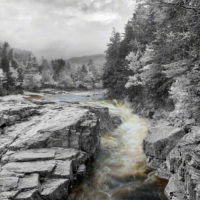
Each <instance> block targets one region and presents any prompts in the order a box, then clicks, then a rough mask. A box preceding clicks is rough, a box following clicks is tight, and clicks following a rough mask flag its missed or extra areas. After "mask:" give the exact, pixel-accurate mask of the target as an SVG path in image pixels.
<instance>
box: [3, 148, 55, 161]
mask: <svg viewBox="0 0 200 200" xmlns="http://www.w3.org/2000/svg"><path fill="white" fill-rule="evenodd" d="M54 157H55V150H54V149H48V148H46V149H31V150H23V151H19V152H14V151H12V152H7V153H6V154H5V155H4V156H3V157H2V159H1V161H2V162H26V161H39V160H50V159H54Z"/></svg>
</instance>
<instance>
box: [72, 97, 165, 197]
mask: <svg viewBox="0 0 200 200" xmlns="http://www.w3.org/2000/svg"><path fill="white" fill-rule="evenodd" d="M88 104H89V105H91V104H95V105H98V106H103V107H108V108H109V111H110V113H111V114H112V115H117V116H120V118H121V119H122V124H121V125H120V126H119V127H118V128H117V129H116V130H114V131H110V132H107V133H104V134H103V135H102V138H101V148H100V151H99V152H98V155H97V157H96V159H95V161H94V163H93V164H92V165H91V166H89V170H88V173H87V175H86V177H85V178H84V179H83V181H82V182H81V183H79V184H78V186H76V189H75V190H74V191H72V194H71V195H70V198H69V199H70V200H160V199H163V197H162V196H161V192H160V190H159V188H160V186H162V184H160V182H158V181H157V182H156V181H155V177H154V176H149V175H148V171H147V168H146V166H145V156H144V153H143V151H142V142H143V139H144V137H145V136H146V134H147V130H148V127H147V122H146V121H145V120H144V119H142V118H140V117H138V116H137V115H134V114H133V113H132V111H131V110H132V109H131V108H130V106H129V104H128V103H124V104H121V103H119V102H117V101H91V102H88Z"/></svg>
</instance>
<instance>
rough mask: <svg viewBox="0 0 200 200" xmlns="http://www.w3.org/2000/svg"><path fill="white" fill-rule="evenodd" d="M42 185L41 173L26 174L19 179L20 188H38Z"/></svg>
mask: <svg viewBox="0 0 200 200" xmlns="http://www.w3.org/2000/svg"><path fill="white" fill-rule="evenodd" d="M39 186H40V182H39V174H31V175H26V176H24V177H23V178H20V179H19V183H18V188H19V189H36V188H37V189H38V188H39Z"/></svg>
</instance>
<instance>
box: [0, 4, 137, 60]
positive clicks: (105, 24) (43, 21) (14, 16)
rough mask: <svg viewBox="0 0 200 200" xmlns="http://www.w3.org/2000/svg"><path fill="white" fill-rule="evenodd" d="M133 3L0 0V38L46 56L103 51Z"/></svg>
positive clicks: (17, 46) (130, 14) (131, 8)
mask: <svg viewBox="0 0 200 200" xmlns="http://www.w3.org/2000/svg"><path fill="white" fill-rule="evenodd" d="M134 7H135V0H0V41H8V42H9V43H10V45H11V46H12V47H16V48H21V49H26V50H31V51H33V52H34V53H35V54H36V55H37V56H44V57H48V58H58V57H63V58H68V57H72V56H82V55H90V54H98V53H103V52H104V51H105V49H106V44H107V42H108V41H109V37H110V34H111V32H112V28H113V27H115V28H116V30H117V31H120V32H123V29H124V25H125V23H126V22H127V20H128V19H129V18H130V17H131V16H132V13H133V10H134Z"/></svg>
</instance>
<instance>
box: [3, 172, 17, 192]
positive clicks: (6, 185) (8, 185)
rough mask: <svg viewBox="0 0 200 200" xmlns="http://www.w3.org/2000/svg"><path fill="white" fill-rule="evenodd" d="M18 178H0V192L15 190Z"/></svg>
mask: <svg viewBox="0 0 200 200" xmlns="http://www.w3.org/2000/svg"><path fill="white" fill-rule="evenodd" d="M18 181H19V178H18V177H6V176H5V177H0V192H5V191H10V190H15V189H16V188H17V185H18Z"/></svg>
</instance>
